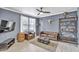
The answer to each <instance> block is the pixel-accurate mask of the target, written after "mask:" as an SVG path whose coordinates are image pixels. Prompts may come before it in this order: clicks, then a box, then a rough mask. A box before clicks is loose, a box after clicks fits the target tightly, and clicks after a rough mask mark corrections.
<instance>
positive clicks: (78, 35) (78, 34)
mask: <svg viewBox="0 0 79 59" xmlns="http://www.w3.org/2000/svg"><path fill="white" fill-rule="evenodd" d="M77 11H78V12H77V14H78V23H77V24H78V25H77V27H78V33H77V37H78V43H79V8H78V9H77Z"/></svg>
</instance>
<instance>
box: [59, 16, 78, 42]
mask: <svg viewBox="0 0 79 59" xmlns="http://www.w3.org/2000/svg"><path fill="white" fill-rule="evenodd" d="M59 36H60V39H59V40H60V41H64V42H69V43H77V17H67V18H60V19H59Z"/></svg>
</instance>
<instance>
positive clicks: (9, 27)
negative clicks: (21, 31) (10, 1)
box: [0, 20, 15, 33]
mask: <svg viewBox="0 0 79 59" xmlns="http://www.w3.org/2000/svg"><path fill="white" fill-rule="evenodd" d="M14 29H15V22H13V21H7V20H0V33H3V32H9V31H13V30H14Z"/></svg>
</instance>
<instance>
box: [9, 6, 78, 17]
mask: <svg viewBox="0 0 79 59" xmlns="http://www.w3.org/2000/svg"><path fill="white" fill-rule="evenodd" d="M8 8H9V9H13V10H16V11H19V12H22V13H24V14H28V15H32V16H36V17H45V16H50V15H56V14H60V13H63V12H71V11H76V10H77V7H43V10H45V11H50V12H51V13H50V14H46V13H45V14H41V15H37V14H38V13H39V12H38V11H37V10H36V9H39V8H40V7H8Z"/></svg>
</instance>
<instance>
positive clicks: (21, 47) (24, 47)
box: [3, 41, 79, 52]
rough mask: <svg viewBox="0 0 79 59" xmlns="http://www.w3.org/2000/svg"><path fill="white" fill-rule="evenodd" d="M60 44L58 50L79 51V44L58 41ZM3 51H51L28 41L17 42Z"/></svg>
mask: <svg viewBox="0 0 79 59" xmlns="http://www.w3.org/2000/svg"><path fill="white" fill-rule="evenodd" d="M54 42H56V43H58V46H57V48H56V52H78V51H79V45H74V44H69V43H64V42H57V41H54ZM3 52H49V51H48V50H45V49H43V48H41V47H38V46H36V45H33V44H31V43H30V42H28V41H24V42H16V43H15V44H14V45H12V46H11V47H10V48H9V49H8V50H6V51H3Z"/></svg>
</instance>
